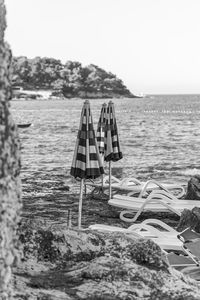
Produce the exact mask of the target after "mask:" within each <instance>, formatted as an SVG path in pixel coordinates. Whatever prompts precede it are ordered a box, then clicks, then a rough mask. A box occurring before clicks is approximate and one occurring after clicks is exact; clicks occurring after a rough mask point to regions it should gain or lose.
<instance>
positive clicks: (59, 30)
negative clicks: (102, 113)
mask: <svg viewBox="0 0 200 300" xmlns="http://www.w3.org/2000/svg"><path fill="white" fill-rule="evenodd" d="M5 3H6V6H7V23H8V28H7V30H6V40H7V41H8V42H9V44H10V45H11V48H12V51H13V54H14V55H15V56H19V55H23V56H27V57H28V58H33V57H35V56H41V57H44V56H45V57H53V58H56V59H61V60H62V62H66V61H67V60H73V61H74V60H75V61H79V62H81V63H82V64H83V66H85V65H88V64H90V63H93V64H96V65H98V66H99V67H101V68H103V69H105V70H106V71H110V72H112V73H114V74H116V75H117V76H118V77H119V78H121V79H122V80H123V81H124V83H125V84H126V85H127V87H128V88H129V89H130V90H131V91H132V92H133V93H145V94H162V93H165V94H173V93H178V94H179V93H182V94H184V93H186V94H189V93H199V94H200V0H5Z"/></svg>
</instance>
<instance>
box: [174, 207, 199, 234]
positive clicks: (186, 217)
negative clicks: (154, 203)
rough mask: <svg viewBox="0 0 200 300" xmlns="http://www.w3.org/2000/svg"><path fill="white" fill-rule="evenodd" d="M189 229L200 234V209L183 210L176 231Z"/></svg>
mask: <svg viewBox="0 0 200 300" xmlns="http://www.w3.org/2000/svg"><path fill="white" fill-rule="evenodd" d="M188 227H190V228H191V229H193V230H195V231H196V232H198V233H200V208H199V207H194V208H193V209H191V210H189V209H184V211H183V212H182V214H181V217H180V220H179V223H178V226H177V230H178V231H183V230H184V229H186V228H188Z"/></svg>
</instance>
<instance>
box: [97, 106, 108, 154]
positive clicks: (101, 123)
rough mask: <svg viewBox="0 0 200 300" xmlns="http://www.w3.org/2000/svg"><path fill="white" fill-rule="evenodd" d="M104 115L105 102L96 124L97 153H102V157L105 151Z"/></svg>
mask: <svg viewBox="0 0 200 300" xmlns="http://www.w3.org/2000/svg"><path fill="white" fill-rule="evenodd" d="M106 115H107V104H106V103H104V104H103V105H102V108H101V113H100V117H99V122H98V124H97V145H98V148H99V153H101V154H102V159H103V157H104V152H105V144H104V139H105V125H106Z"/></svg>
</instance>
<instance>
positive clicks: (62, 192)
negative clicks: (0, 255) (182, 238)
mask: <svg viewBox="0 0 200 300" xmlns="http://www.w3.org/2000/svg"><path fill="white" fill-rule="evenodd" d="M78 190H79V186H78V185H77V184H75V182H72V183H71V185H70V186H69V187H68V185H66V181H65V180H64V178H63V180H61V178H60V176H58V177H56V176H55V177H53V178H51V180H50V178H44V177H43V178H40V177H38V178H34V180H33V179H31V178H29V179H26V180H25V179H24V180H23V203H24V206H23V211H22V219H21V223H20V226H19V236H20V242H21V253H22V260H21V262H19V263H18V264H17V265H16V266H15V268H14V278H13V285H14V290H15V295H14V299H28V300H32V299H33V300H36V299H37V300H40V299H49V300H53V299H55V300H58V299H59V300H62V299H63V300H64V299H68V300H76V299H87V300H88V299H93V300H94V299H95V300H98V299H101V300H110V299H116V300H121V299H149V300H150V299H151V300H152V299H177V300H178V299H199V292H200V284H199V283H198V281H195V280H193V279H191V278H190V277H188V276H185V275H183V274H182V273H180V272H178V271H176V270H175V269H173V268H171V267H169V265H168V264H167V261H166V259H165V258H164V257H163V254H162V253H161V250H160V248H159V247H158V246H157V245H156V244H154V243H153V242H152V241H151V240H144V239H139V240H138V239H136V237H135V236H134V235H130V234H129V235H128V234H122V233H111V234H109V233H98V232H95V231H91V230H89V229H87V228H88V226H89V225H90V224H94V223H103V224H112V225H116V226H122V227H128V225H129V224H128V225H127V223H125V222H123V221H121V220H120V219H119V211H118V210H117V209H116V208H112V207H110V206H109V205H108V204H107V199H106V198H98V196H97V197H91V194H90V193H88V194H87V195H86V196H85V197H84V200H83V218H82V230H80V231H78V230H77V211H78ZM47 191H48V193H47ZM69 209H71V211H72V228H71V229H69V228H68V225H67V212H68V210H69ZM147 217H148V218H159V219H162V221H164V222H166V223H167V224H169V225H171V226H173V227H177V226H178V225H179V223H180V222H179V221H180V220H179V217H177V216H176V215H174V214H157V215H156V216H155V215H153V214H151V215H148V214H143V215H142V216H141V217H140V219H139V220H138V222H141V220H143V219H144V218H147Z"/></svg>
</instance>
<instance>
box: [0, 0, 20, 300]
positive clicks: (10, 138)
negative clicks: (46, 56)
mask: <svg viewBox="0 0 200 300" xmlns="http://www.w3.org/2000/svg"><path fill="white" fill-rule="evenodd" d="M5 24H6V23H5V6H4V0H0V66H1V67H2V70H3V71H1V72H0V299H1V300H7V299H13V297H12V289H11V284H10V282H11V276H12V265H13V262H14V260H15V258H16V256H17V251H16V249H17V238H16V228H17V223H18V220H19V211H20V207H21V203H20V199H21V198H20V179H19V171H20V154H19V138H18V134H17V127H16V125H15V124H14V122H13V119H12V116H11V114H10V109H9V108H10V104H9V101H10V99H11V84H10V71H11V70H10V65H11V51H10V50H9V48H8V46H7V44H6V43H5V42H4V31H5V27H6V25H5Z"/></svg>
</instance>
